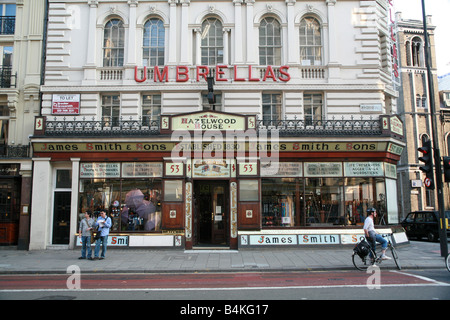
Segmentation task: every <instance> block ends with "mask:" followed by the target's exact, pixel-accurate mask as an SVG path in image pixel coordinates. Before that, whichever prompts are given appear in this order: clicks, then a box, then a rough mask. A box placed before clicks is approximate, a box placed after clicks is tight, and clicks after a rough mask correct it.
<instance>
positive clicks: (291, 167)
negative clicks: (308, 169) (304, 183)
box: [261, 162, 303, 177]
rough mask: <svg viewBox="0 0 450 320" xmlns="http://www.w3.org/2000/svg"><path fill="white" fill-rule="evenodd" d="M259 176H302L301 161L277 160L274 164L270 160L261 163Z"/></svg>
mask: <svg viewBox="0 0 450 320" xmlns="http://www.w3.org/2000/svg"><path fill="white" fill-rule="evenodd" d="M276 169H278V170H276ZM261 176H262V177H301V176H303V168H302V163H301V162H278V163H276V164H271V163H270V162H267V163H261Z"/></svg>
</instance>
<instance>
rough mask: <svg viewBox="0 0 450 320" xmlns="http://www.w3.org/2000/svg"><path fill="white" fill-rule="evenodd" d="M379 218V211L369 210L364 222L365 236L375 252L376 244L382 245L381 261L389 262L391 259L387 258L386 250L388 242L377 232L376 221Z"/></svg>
mask: <svg viewBox="0 0 450 320" xmlns="http://www.w3.org/2000/svg"><path fill="white" fill-rule="evenodd" d="M376 216H377V210H376V209H375V208H369V209H367V218H366V220H364V234H365V235H366V239H367V241H368V242H369V243H370V245H371V246H372V250H373V252H375V249H376V245H377V244H376V242H378V243H380V244H381V259H382V260H389V259H391V258H390V257H388V256H386V249H387V245H388V242H387V240H386V239H385V238H383V237H382V236H381V235H380V234H379V233H378V232H376V231H375V226H374V220H375V217H376Z"/></svg>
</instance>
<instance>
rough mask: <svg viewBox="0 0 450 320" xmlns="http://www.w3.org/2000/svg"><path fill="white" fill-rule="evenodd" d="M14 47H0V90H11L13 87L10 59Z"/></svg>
mask: <svg viewBox="0 0 450 320" xmlns="http://www.w3.org/2000/svg"><path fill="white" fill-rule="evenodd" d="M13 51H14V47H9V46H0V63H1V65H0V88H11V86H14V85H15V84H14V76H13V74H12V57H13Z"/></svg>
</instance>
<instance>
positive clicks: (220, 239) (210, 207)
mask: <svg viewBox="0 0 450 320" xmlns="http://www.w3.org/2000/svg"><path fill="white" fill-rule="evenodd" d="M194 199H195V208H194V210H195V212H194V224H195V225H194V245H196V246H227V245H229V222H228V221H229V191H228V181H214V182H210V181H205V180H201V181H195V182H194Z"/></svg>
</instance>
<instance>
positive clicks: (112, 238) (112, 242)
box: [76, 235, 128, 247]
mask: <svg viewBox="0 0 450 320" xmlns="http://www.w3.org/2000/svg"><path fill="white" fill-rule="evenodd" d="M76 241H77V242H76V245H77V246H78V247H81V246H82V243H81V237H76ZM93 245H94V244H92V246H93ZM108 247H128V236H116V235H109V237H108Z"/></svg>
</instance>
